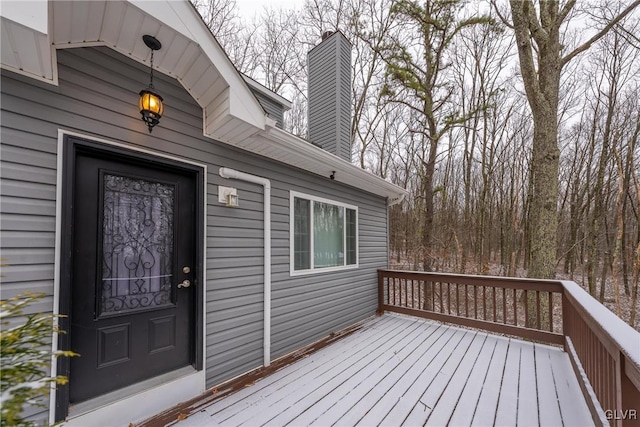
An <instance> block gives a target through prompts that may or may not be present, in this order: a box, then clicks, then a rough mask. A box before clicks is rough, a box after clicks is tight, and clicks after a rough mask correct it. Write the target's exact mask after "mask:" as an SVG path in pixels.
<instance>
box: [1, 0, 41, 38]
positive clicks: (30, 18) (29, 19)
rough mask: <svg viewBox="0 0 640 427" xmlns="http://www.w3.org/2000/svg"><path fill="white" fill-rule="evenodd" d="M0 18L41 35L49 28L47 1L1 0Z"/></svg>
mask: <svg viewBox="0 0 640 427" xmlns="http://www.w3.org/2000/svg"><path fill="white" fill-rule="evenodd" d="M0 16H2V17H3V18H5V19H8V20H10V21H13V22H16V23H18V24H20V25H22V26H24V27H27V28H29V29H31V30H34V31H37V32H39V33H41V34H47V29H48V27H49V3H48V2H47V0H32V1H29V2H25V0H17V1H16V0H2V1H0Z"/></svg>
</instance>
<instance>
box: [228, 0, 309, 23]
mask: <svg viewBox="0 0 640 427" xmlns="http://www.w3.org/2000/svg"><path fill="white" fill-rule="evenodd" d="M302 3H303V0H236V6H237V8H238V13H239V14H240V16H241V17H243V18H246V19H250V18H252V17H253V16H254V15H255V14H256V13H258V14H259V13H260V12H261V11H262V9H263V8H264V6H271V7H275V8H279V7H284V8H286V9H293V8H296V9H300V7H302Z"/></svg>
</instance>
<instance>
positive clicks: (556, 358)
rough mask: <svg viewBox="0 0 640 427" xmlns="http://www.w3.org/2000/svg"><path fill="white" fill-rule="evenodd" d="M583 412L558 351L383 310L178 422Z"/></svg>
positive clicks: (384, 420)
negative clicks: (356, 328)
mask: <svg viewBox="0 0 640 427" xmlns="http://www.w3.org/2000/svg"><path fill="white" fill-rule="evenodd" d="M588 414H589V411H588V409H587V406H586V403H585V401H584V398H583V397H582V394H581V393H580V389H579V386H578V383H577V380H576V378H575V376H574V375H573V371H572V370H571V367H570V362H569V360H568V357H567V355H566V354H565V353H563V352H562V351H561V350H560V349H557V348H555V347H550V346H545V345H538V344H535V345H534V344H532V343H527V342H524V341H520V340H516V339H510V338H505V337H499V336H496V335H492V334H487V333H484V332H480V331H477V330H473V329H462V328H457V327H453V326H448V325H444V324H441V323H438V322H433V321H429V320H423V319H415V318H412V317H408V316H401V315H389V314H388V315H385V316H382V317H377V318H373V319H371V320H370V321H368V322H367V323H366V324H365V325H364V327H363V328H362V329H360V330H359V331H357V332H355V333H353V334H352V335H350V336H348V337H345V338H343V339H342V340H340V341H338V342H336V343H333V344H331V345H330V346H327V347H325V348H323V349H321V350H319V351H318V352H316V353H313V354H311V355H310V356H309V357H306V358H304V359H302V360H299V361H298V362H296V363H293V364H291V365H289V366H286V367H285V368H282V369H280V370H279V371H277V372H275V373H273V374H271V375H269V376H267V377H265V378H263V379H261V380H259V381H257V382H256V383H255V384H252V385H250V386H248V387H245V388H244V389H242V390H239V391H238V392H236V393H233V394H231V395H229V396H226V397H223V398H220V399H219V400H217V401H215V402H213V403H211V404H209V405H208V406H206V407H205V408H203V409H202V410H200V411H198V412H196V413H194V414H192V415H191V416H190V417H189V418H187V419H186V420H183V421H180V423H179V424H180V426H181V427H188V426H218V425H220V426H225V427H226V426H236V425H247V426H259V425H269V426H281V425H292V426H310V425H321V426H330V425H336V426H353V425H363V426H371V425H382V426H399V425H412V426H413V425H452V426H457V425H483V426H484V425H493V424H496V425H538V424H540V425H554V426H555V425H563V424H568V425H593V421H592V420H591V419H590V418H589V415H588Z"/></svg>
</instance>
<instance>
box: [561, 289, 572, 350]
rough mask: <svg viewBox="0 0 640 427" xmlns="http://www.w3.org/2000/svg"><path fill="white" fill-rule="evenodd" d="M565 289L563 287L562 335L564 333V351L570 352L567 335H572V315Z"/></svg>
mask: <svg viewBox="0 0 640 427" xmlns="http://www.w3.org/2000/svg"><path fill="white" fill-rule="evenodd" d="M565 292H566V291H565V289H564V287H563V288H562V297H561V298H562V335H564V344H563V345H562V346H563V347H564V352H565V353H569V348H568V346H567V337H568V336H570V333H571V332H570V331H571V315H570V314H569V301H568V300H567V296H566V295H565Z"/></svg>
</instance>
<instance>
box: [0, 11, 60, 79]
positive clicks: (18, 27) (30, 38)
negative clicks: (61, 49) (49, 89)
mask: <svg viewBox="0 0 640 427" xmlns="http://www.w3.org/2000/svg"><path fill="white" fill-rule="evenodd" d="M48 26H49V5H48V2H47V0H37V1H33V2H25V1H24V0H22V1H14V0H9V1H7V0H0V32H1V34H2V35H1V36H0V40H1V41H2V47H1V48H0V54H1V55H0V68H4V69H7V70H10V71H13V72H15V73H18V74H22V75H25V76H27V77H31V78H33V79H36V80H40V81H44V82H46V83H50V84H57V74H56V69H55V61H56V59H55V53H54V51H53V49H52V48H51V43H50V41H49V34H48Z"/></svg>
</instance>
